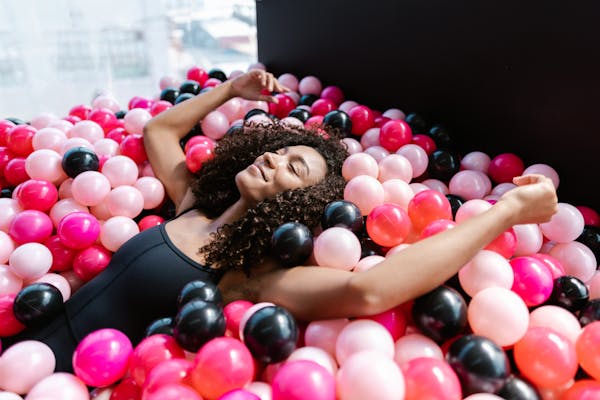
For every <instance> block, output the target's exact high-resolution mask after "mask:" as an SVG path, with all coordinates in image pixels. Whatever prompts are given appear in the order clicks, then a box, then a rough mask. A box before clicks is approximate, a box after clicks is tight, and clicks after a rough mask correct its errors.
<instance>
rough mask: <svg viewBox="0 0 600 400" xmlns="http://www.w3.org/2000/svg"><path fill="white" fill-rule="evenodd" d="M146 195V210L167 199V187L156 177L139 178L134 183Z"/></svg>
mask: <svg viewBox="0 0 600 400" xmlns="http://www.w3.org/2000/svg"><path fill="white" fill-rule="evenodd" d="M133 186H134V187H135V188H136V189H137V190H139V191H140V193H141V194H142V196H143V197H144V210H151V209H153V208H156V207H158V206H159V205H160V204H161V203H162V202H163V200H164V199H165V187H164V186H163V184H162V182H161V181H159V180H158V179H156V178H153V177H150V176H145V177H141V178H139V179H138V180H137V181H136V182H135V184H134V185H133Z"/></svg>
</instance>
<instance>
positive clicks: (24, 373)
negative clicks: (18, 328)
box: [0, 340, 56, 394]
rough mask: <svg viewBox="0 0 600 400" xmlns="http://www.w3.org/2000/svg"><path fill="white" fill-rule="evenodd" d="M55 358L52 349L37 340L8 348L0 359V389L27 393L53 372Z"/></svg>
mask: <svg viewBox="0 0 600 400" xmlns="http://www.w3.org/2000/svg"><path fill="white" fill-rule="evenodd" d="M55 366H56V358H55V357H54V353H53V352H52V349H50V347H48V345H46V344H45V343H42V342H39V341H37V340H26V341H23V342H19V343H16V344H15V345H14V346H11V347H9V348H8V349H7V350H6V351H5V352H4V353H3V354H2V358H1V359H0V387H1V388H2V389H3V390H9V391H12V392H15V393H21V394H23V393H27V392H29V391H30V390H31V388H32V387H33V386H34V385H35V384H37V383H38V382H39V381H41V380H42V379H44V378H46V377H47V376H50V375H51V374H52V372H54V367H55Z"/></svg>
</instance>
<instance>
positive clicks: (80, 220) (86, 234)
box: [56, 212, 100, 249]
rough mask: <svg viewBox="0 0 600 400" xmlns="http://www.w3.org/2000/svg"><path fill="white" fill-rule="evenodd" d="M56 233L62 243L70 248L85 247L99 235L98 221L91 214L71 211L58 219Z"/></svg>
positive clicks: (92, 242)
mask: <svg viewBox="0 0 600 400" xmlns="http://www.w3.org/2000/svg"><path fill="white" fill-rule="evenodd" d="M56 231H57V234H58V237H59V239H60V241H61V243H62V244H64V245H65V246H67V247H69V248H71V249H85V248H86V247H89V246H91V245H92V244H94V243H95V242H96V240H97V239H98V235H100V223H99V222H98V220H97V219H96V217H94V216H93V215H92V214H89V213H85V212H73V213H70V214H67V215H66V216H64V217H63V219H61V220H60V223H59V224H58V228H57V230H56Z"/></svg>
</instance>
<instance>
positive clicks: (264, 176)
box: [252, 164, 267, 182]
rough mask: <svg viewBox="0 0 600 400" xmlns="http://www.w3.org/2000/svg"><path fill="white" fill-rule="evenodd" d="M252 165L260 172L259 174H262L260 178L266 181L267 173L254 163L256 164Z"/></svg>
mask: <svg viewBox="0 0 600 400" xmlns="http://www.w3.org/2000/svg"><path fill="white" fill-rule="evenodd" d="M252 166H253V167H255V168H256V169H258V171H259V172H260V175H261V176H262V178H263V179H264V181H265V182H266V181H267V175H266V174H265V171H263V169H262V168H261V167H260V166H258V165H256V164H252Z"/></svg>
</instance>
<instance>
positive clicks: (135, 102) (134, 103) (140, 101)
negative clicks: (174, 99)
mask: <svg viewBox="0 0 600 400" xmlns="http://www.w3.org/2000/svg"><path fill="white" fill-rule="evenodd" d="M152 103H153V102H152V100H151V99H147V98H145V97H142V96H133V97H132V98H131V100H129V103H128V104H127V108H129V109H130V110H133V109H134V108H143V109H145V110H149V109H150V107H152Z"/></svg>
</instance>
